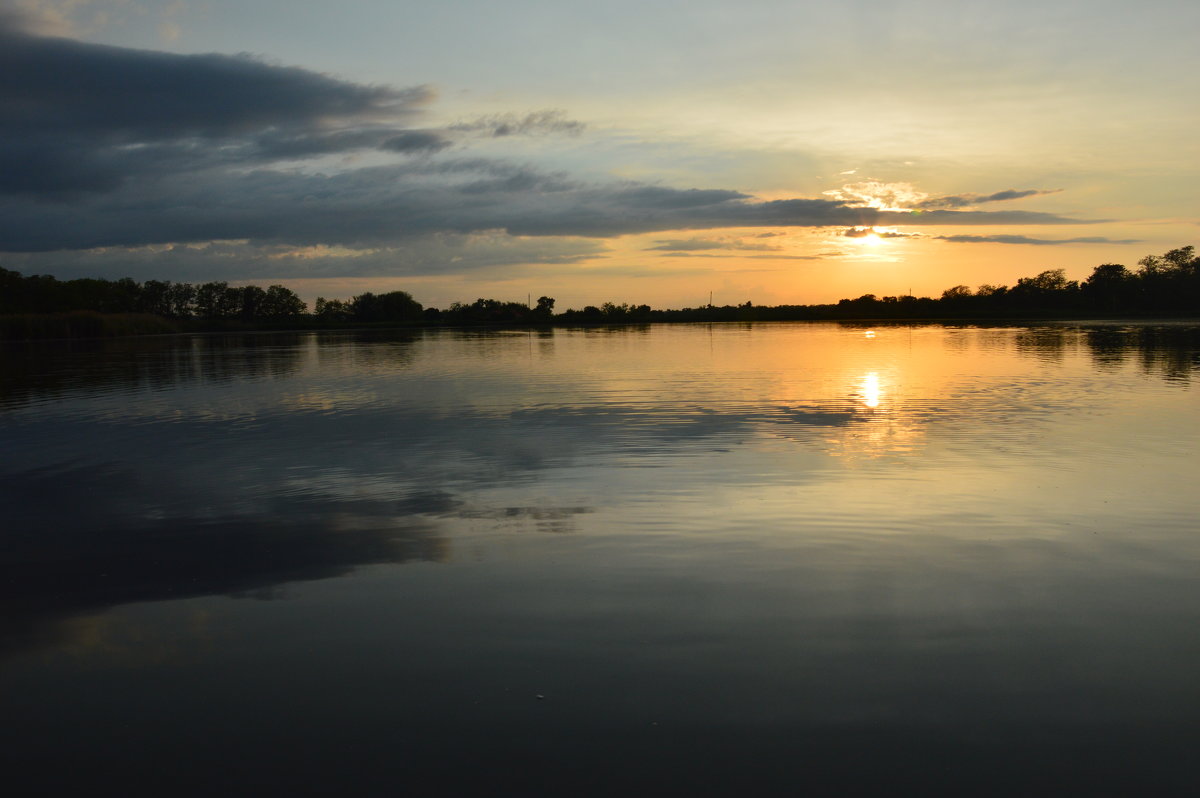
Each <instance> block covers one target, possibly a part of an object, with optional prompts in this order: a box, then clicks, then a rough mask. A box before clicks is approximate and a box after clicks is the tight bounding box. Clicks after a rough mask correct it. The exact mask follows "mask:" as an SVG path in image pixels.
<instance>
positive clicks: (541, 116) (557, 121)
mask: <svg viewBox="0 0 1200 798" xmlns="http://www.w3.org/2000/svg"><path fill="white" fill-rule="evenodd" d="M585 127H587V126H586V125H585V124H584V123H583V122H579V121H576V120H574V119H570V118H568V117H567V115H566V112H565V111H562V110H560V109H556V108H552V109H546V110H542V111H533V112H532V113H528V114H525V115H524V116H517V115H516V114H490V115H488V116H481V117H479V118H477V119H474V120H472V121H470V122H458V123H457V124H453V125H450V128H449V129H450V130H455V131H461V132H465V133H483V134H484V135H488V136H492V137H494V138H502V137H504V136H544V135H549V134H565V135H568V136H578V135H579V134H580V133H582V132H583V130H584V128H585Z"/></svg>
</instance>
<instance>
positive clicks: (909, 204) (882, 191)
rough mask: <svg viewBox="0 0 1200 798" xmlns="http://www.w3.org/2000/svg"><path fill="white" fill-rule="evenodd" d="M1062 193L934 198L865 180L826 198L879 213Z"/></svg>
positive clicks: (908, 185) (1031, 191)
mask: <svg viewBox="0 0 1200 798" xmlns="http://www.w3.org/2000/svg"><path fill="white" fill-rule="evenodd" d="M1060 191H1062V189H1054V190H1050V191H1047V190H1042V189H1034V188H1030V189H1022V190H1019V191H1018V190H1017V189H1012V188H1010V189H1006V190H1004V191H997V192H995V193H993V194H954V195H947V196H942V197H931V196H930V195H929V194H927V193H925V192H923V191H918V190H917V189H916V188H914V187H913V185H912V184H911V183H885V182H882V181H879V180H864V181H862V182H859V183H847V184H846V185H844V186H842V187H841V188H835V189H831V190H830V191H825V192H823V194H824V195H825V196H827V197H832V198H833V199H836V200H839V201H841V202H845V203H846V204H847V205H851V206H855V207H863V208H878V209H880V210H892V211H903V210H922V211H929V210H952V209H957V208H970V207H974V206H976V205H981V204H983V203H988V202H1003V201H1006V200H1014V199H1022V198H1024V197H1033V196H1039V195H1044V194H1057V193H1059V192H1060Z"/></svg>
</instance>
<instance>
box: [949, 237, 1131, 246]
mask: <svg viewBox="0 0 1200 798" xmlns="http://www.w3.org/2000/svg"><path fill="white" fill-rule="evenodd" d="M934 238H936V239H938V240H939V241H951V242H953V243H955V244H1033V245H1036V246H1054V245H1056V244H1139V243H1141V242H1140V241H1139V240H1138V239H1135V238H1124V239H1111V238H1104V237H1102V236H1086V237H1082V238H1029V237H1027V236H1012V235H998V236H969V235H961V236H934Z"/></svg>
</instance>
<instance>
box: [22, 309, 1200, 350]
mask: <svg viewBox="0 0 1200 798" xmlns="http://www.w3.org/2000/svg"><path fill="white" fill-rule="evenodd" d="M703 310H705V309H694V310H693V309H689V310H686V311H656V313H662V314H664V315H676V314H679V315H684V314H686V316H687V317H686V318H651V319H645V320H624V321H603V320H595V321H592V320H583V319H578V318H563V317H561V316H560V317H556V318H554V319H551V320H549V321H544V322H536V323H534V322H513V323H495V322H493V323H484V322H480V323H465V324H464V323H459V322H451V321H440V320H417V321H377V322H361V321H360V322H355V321H350V320H346V321H330V320H323V319H304V318H291V319H280V320H277V321H255V322H248V321H243V320H238V319H168V318H164V317H162V316H153V315H148V314H139V313H97V312H93V311H72V312H68V313H46V314H32V313H30V314H13V315H5V316H0V341H3V342H6V343H9V342H11V343H19V342H27V341H53V340H95V339H111V338H132V337H139V336H162V335H196V334H208V335H220V334H240V333H287V332H319V331H322V330H328V331H355V330H362V331H371V330H426V329H513V330H526V329H528V330H537V329H553V328H557V327H562V328H586V327H639V326H646V325H650V324H774V323H780V322H791V323H795V322H812V323H830V322H836V323H848V324H855V325H884V326H887V325H910V324H950V325H959V324H962V325H1000V326H1003V325H1028V324H1039V323H1040V324H1045V323H1064V324H1087V323H1094V324H1114V323H1121V322H1128V323H1136V324H1146V323H1151V324H1153V323H1156V322H1157V323H1167V324H1172V323H1180V324H1188V323H1200V314H1195V315H1188V314H1180V313H1160V314H1150V313H1146V314H1129V313H1124V314H1120V315H1114V316H1097V315H1095V314H1081V315H1078V316H1074V315H1067V314H1062V313H1058V314H1045V315H1023V316H911V317H897V316H891V317H880V316H872V315H864V316H855V315H841V314H838V315H834V314H829V315H811V316H807V317H797V318H729V317H728V315H723V314H721V313H719V312H718V313H713V314H712V316H711V317H707V318H706V317H705V315H706V314H704V313H703V312H702V311H703ZM713 310H714V311H721V310H724V309H723V308H713ZM562 315H563V316H566V315H568V314H562Z"/></svg>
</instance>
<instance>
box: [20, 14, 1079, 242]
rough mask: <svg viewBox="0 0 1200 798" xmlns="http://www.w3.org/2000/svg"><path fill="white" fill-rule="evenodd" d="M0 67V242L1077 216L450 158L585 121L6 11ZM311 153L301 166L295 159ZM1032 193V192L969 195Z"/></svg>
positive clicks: (401, 236)
mask: <svg viewBox="0 0 1200 798" xmlns="http://www.w3.org/2000/svg"><path fill="white" fill-rule="evenodd" d="M0 76H2V77H0V106H2V107H3V108H4V109H5V110H4V114H3V115H0V252H8V253H20V252H24V253H35V252H51V251H56V250H83V249H93V248H99V247H137V246H144V245H151V244H166V243H173V242H176V243H177V242H207V241H240V240H245V241H248V242H251V243H252V244H254V245H259V246H262V245H290V246H303V245H317V244H325V245H343V246H350V247H386V246H395V245H397V244H399V243H401V242H403V241H406V240H411V239H415V238H416V237H419V236H426V235H429V234H467V233H474V232H478V231H495V230H501V231H505V232H507V233H508V234H510V235H515V236H581V237H608V236H617V235H622V234H627V233H641V232H653V231H659V230H683V229H695V230H703V229H712V228H720V227H754V226H803V227H823V226H846V227H870V226H875V225H896V224H903V225H917V224H919V225H1007V224H1048V225H1062V224H1079V223H1082V222H1081V221H1079V220H1073V219H1069V218H1065V217H1061V216H1057V215H1053V214H1047V213H1034V212H1022V211H997V212H982V211H962V210H954V209H953V208H957V207H960V206H962V205H965V204H967V198H965V197H963V198H948V199H946V200H944V201H943V202H942V203H941V206H940V208H934V207H933V206H930V207H929V208H922V209H920V212H919V213H914V214H910V213H906V212H891V211H880V210H876V209H871V208H861V207H854V206H852V205H849V204H847V203H846V202H844V201H840V200H833V199H788V200H778V201H772V202H759V201H755V200H754V199H753V198H752V197H750V196H748V195H746V194H743V193H740V192H738V191H731V190H723V189H676V188H668V187H663V186H655V185H647V184H641V183H632V182H617V181H613V182H608V183H595V182H585V181H581V180H577V179H574V178H572V177H571V176H569V175H566V174H563V173H557V172H548V171H544V170H540V169H538V168H536V167H533V166H530V165H525V164H517V163H512V162H507V161H504V160H499V159H494V158H475V157H466V156H464V155H463V154H462V153H461V152H460V153H458V154H454V153H453V152H447V151H448V150H452V149H461V148H462V147H463V146H465V142H468V141H469V140H471V139H472V138H475V139H478V138H479V137H480V136H484V137H488V138H497V137H506V136H516V135H551V134H558V135H561V134H567V135H577V134H579V133H580V132H581V130H582V125H581V123H578V122H574V121H572V120H570V119H568V118H566V117H565V116H564V115H563V114H562V113H561V112H556V111H539V112H535V113H531V114H527V115H524V116H517V115H498V116H490V117H481V118H479V119H477V120H475V121H473V122H462V123H459V124H457V125H452V126H449V127H447V128H445V129H442V130H436V129H429V128H423V127H420V126H419V124H418V123H419V122H420V114H421V110H422V107H423V106H424V105H426V104H427V103H428V102H430V101H431V100H432V98H433V93H432V91H431V90H430V89H428V88H426V87H413V88H403V89H397V88H391V87H386V86H365V85H358V84H354V83H350V82H347V81H343V80H338V79H336V78H333V77H329V76H327V75H322V74H318V73H315V72H311V71H308V70H304V69H300V68H295V67H282V66H276V65H272V64H269V63H265V62H263V61H261V60H258V59H255V58H252V57H249V56H228V55H217V54H205V55H175V54H169V53H161V52H152V51H143V50H132V49H127V48H119V47H110V46H104V45H98V44H91V43H86V42H81V41H75V40H70V39H63V38H51V37H44V36H37V35H33V34H31V33H28V32H25V31H22V30H21V29H20V28H19V27H18V26H16V25H14V24H13V20H12V18H11V17H10V18H7V19H4V18H0ZM372 152H373V153H375V155H374V156H373V158H372V159H371V161H370V165H363V166H358V167H355V168H348V167H346V166H345V165H344V164H338V165H336V166H329V165H328V163H327V162H323V161H320V160H316V159H320V158H322V157H327V156H344V155H347V154H350V153H372ZM305 161H307V163H308V168H305V169H302V168H300V165H301V162H305ZM321 168H328V169H329V171H328V172H325V171H321V170H320V169H321ZM1029 193H1037V192H1001V193H1000V194H997V195H989V196H986V197H984V196H982V195H980V196H975V195H972V197H973V198H974V201H975V202H981V201H989V202H990V201H996V200H1002V199H1014V198H1017V197H1018V195H1021V196H1023V195H1026V194H1029ZM1009 194H1011V195H1013V196H1007V195H1009ZM1001 195H1005V196H1001ZM952 200H953V201H952ZM958 200H962V201H961V202H959V201H958Z"/></svg>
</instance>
